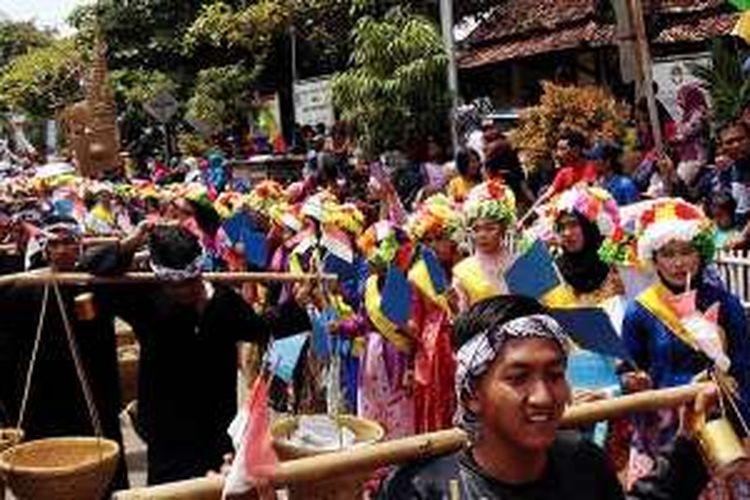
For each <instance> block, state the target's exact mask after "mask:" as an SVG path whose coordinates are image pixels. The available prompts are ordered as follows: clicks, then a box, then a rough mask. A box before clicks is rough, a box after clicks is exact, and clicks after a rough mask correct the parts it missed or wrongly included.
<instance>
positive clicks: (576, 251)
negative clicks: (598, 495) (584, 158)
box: [541, 186, 631, 471]
mask: <svg viewBox="0 0 750 500" xmlns="http://www.w3.org/2000/svg"><path fill="white" fill-rule="evenodd" d="M549 218H550V219H551V223H552V225H553V226H554V234H555V236H556V240H557V241H556V243H557V250H558V252H559V254H558V256H557V258H556V261H555V263H556V265H557V268H558V270H559V272H560V278H561V279H562V284H561V285H560V286H558V287H556V288H555V289H553V290H551V291H550V292H548V293H547V294H546V295H545V296H544V297H543V298H542V300H541V302H542V303H544V304H545V305H546V306H548V307H554V308H572V309H575V308H581V307H586V308H589V307H603V308H604V309H605V310H610V307H609V306H610V305H612V306H615V307H616V309H617V310H619V311H621V310H622V306H623V304H624V294H625V288H624V286H623V283H622V280H621V279H620V276H619V273H618V272H617V269H616V268H615V267H614V266H612V265H611V264H610V263H609V259H608V257H611V254H612V253H613V252H615V251H617V249H618V247H617V246H616V245H615V244H614V243H613V242H612V241H611V240H608V241H606V244H605V238H606V237H615V236H619V234H618V233H619V232H621V231H622V229H621V228H620V217H619V209H618V207H617V202H616V201H615V200H614V198H613V197H612V195H610V194H609V193H608V192H607V191H606V190H604V189H601V188H595V187H588V186H574V187H573V188H571V189H569V190H567V191H565V192H564V193H563V194H562V195H560V196H559V197H558V198H557V200H556V202H555V203H554V205H553V206H552V207H551V210H550V214H549ZM615 307H613V308H615ZM614 326H615V329H616V330H619V328H620V326H621V325H620V324H617V325H614ZM617 362H618V360H616V359H614V358H612V357H609V356H604V355H601V354H598V353H594V352H591V351H587V350H583V349H579V348H575V349H572V350H571V353H570V357H569V364H568V377H569V379H570V381H571V385H572V388H573V390H574V400H575V401H579V402H584V401H587V400H591V399H598V398H604V397H610V396H611V394H612V392H613V391H614V392H619V390H620V384H619V380H618V376H617V372H616V368H617ZM630 434H631V432H630V425H629V420H628V419H616V420H613V421H609V422H605V423H601V424H598V425H597V426H596V427H594V428H593V434H592V435H591V437H592V438H593V439H594V440H595V441H597V442H599V443H601V444H603V445H604V446H605V449H606V450H607V454H608V455H609V457H610V459H611V460H612V463H613V465H614V466H615V470H617V471H620V470H623V469H624V468H625V466H626V465H627V461H628V450H629V444H630Z"/></svg>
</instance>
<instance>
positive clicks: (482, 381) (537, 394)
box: [379, 296, 707, 500]
mask: <svg viewBox="0 0 750 500" xmlns="http://www.w3.org/2000/svg"><path fill="white" fill-rule="evenodd" d="M456 337H457V339H456V342H457V345H459V346H460V348H459V350H458V354H457V360H458V369H457V372H456V393H457V395H458V398H459V408H458V411H457V414H456V423H457V424H458V425H459V426H460V427H462V428H463V429H464V430H466V431H467V432H468V434H469V438H470V445H469V447H468V448H467V449H465V450H462V451H459V452H456V453H454V454H451V455H446V456H442V457H438V458H435V459H431V460H429V461H426V462H422V463H417V464H410V465H408V466H406V467H404V468H402V469H399V470H398V471H396V472H395V474H393V475H392V476H391V477H390V478H389V479H388V480H386V482H385V483H384V485H383V488H382V490H381V492H380V497H379V498H381V499H388V500H392V499H393V500H400V499H435V500H438V499H452V498H460V499H462V500H480V499H484V500H493V499H500V500H532V499H533V500H552V499H555V500H573V499H575V500H610V499H613V500H615V499H616V500H620V499H624V498H625V496H624V494H623V492H622V490H621V488H620V484H619V482H618V480H617V477H616V476H615V473H614V472H613V470H612V468H611V467H610V464H609V462H608V460H607V459H606V456H605V455H604V453H603V452H602V451H601V450H600V449H599V448H597V447H596V446H595V445H593V444H591V443H589V442H588V441H585V440H583V439H581V438H580V437H579V436H577V435H576V434H564V433H561V432H559V429H558V427H559V423H560V419H561V417H562V415H563V412H564V410H565V406H566V405H567V403H568V401H569V399H570V388H569V386H568V383H567V381H566V379H565V368H566V357H567V355H566V345H567V339H566V336H565V333H564V332H563V330H562V328H561V327H560V325H559V324H558V323H557V322H556V321H555V320H554V319H553V318H552V317H550V316H548V315H547V313H546V312H545V309H544V308H543V307H542V306H541V305H540V304H539V303H537V302H536V301H534V300H532V299H527V298H524V297H515V296H501V297H495V298H491V299H487V300H485V301H483V302H480V303H478V304H476V305H475V306H474V307H473V308H472V309H471V310H470V311H469V312H468V313H467V314H466V315H464V316H463V317H460V318H459V319H458V322H457V324H456ZM706 480H707V476H706V472H705V470H704V468H703V465H702V463H701V459H700V456H699V454H698V453H697V452H696V450H695V449H694V447H693V445H692V443H691V442H690V441H689V440H687V439H684V438H683V439H678V441H677V442H676V443H675V449H674V450H673V453H672V455H671V456H670V460H668V461H661V462H659V464H658V468H657V471H656V474H655V476H654V477H653V478H652V479H650V480H643V481H642V482H640V483H638V484H637V485H636V487H635V489H634V490H633V492H632V493H631V497H632V498H641V499H646V498H650V499H657V498H658V499H674V500H677V499H679V500H688V499H693V498H697V497H698V494H699V493H700V491H701V489H702V488H703V486H704V484H705V482H706Z"/></svg>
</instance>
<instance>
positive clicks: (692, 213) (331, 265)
mask: <svg viewBox="0 0 750 500" xmlns="http://www.w3.org/2000/svg"><path fill="white" fill-rule="evenodd" d="M679 103H680V106H681V107H682V109H683V116H682V117H680V119H679V120H676V121H675V120H670V119H666V118H665V119H664V121H663V124H662V125H663V127H662V128H663V130H662V136H663V137H664V139H665V148H664V150H663V151H660V150H658V149H657V147H656V144H655V141H654V139H653V137H652V134H651V132H650V129H649V128H648V127H646V126H643V124H644V119H645V118H644V117H643V116H642V115H643V114H642V113H641V114H640V115H639V113H638V112H636V120H635V122H634V123H635V125H634V128H633V134H632V136H633V137H635V140H634V141H631V142H632V143H631V144H628V145H626V144H616V143H613V142H610V141H599V142H595V143H594V144H589V143H588V142H587V140H586V138H585V135H584V134H582V133H581V132H580V131H568V130H566V131H563V132H562V133H561V135H560V138H559V141H558V143H557V148H556V151H555V152H554V156H555V159H556V162H555V163H556V166H557V168H556V169H555V170H554V171H553V172H551V174H549V175H546V176H545V174H543V173H542V174H538V175H533V176H531V175H527V173H526V170H525V169H524V167H523V165H522V161H521V160H519V153H518V152H516V151H515V150H514V148H513V146H512V144H511V141H510V140H509V139H508V137H507V136H506V135H505V134H504V133H503V132H502V131H501V130H500V129H499V128H498V127H497V126H496V125H495V124H494V123H492V122H487V123H485V124H484V125H483V126H482V129H481V130H480V131H478V133H477V134H474V136H473V138H472V140H470V141H468V143H467V145H466V146H464V147H462V148H460V149H458V150H457V151H455V154H454V155H453V159H452V160H451V161H446V160H447V158H446V156H445V150H446V148H445V147H443V146H442V145H441V143H440V140H439V139H438V138H428V139H426V140H425V141H424V143H423V144H419V145H418V146H417V147H414V148H413V149H414V150H413V151H409V152H408V153H407V154H404V153H403V152H401V151H398V150H397V149H395V148H394V149H393V150H390V151H387V152H385V153H384V154H383V155H382V157H381V158H380V159H379V160H378V161H367V159H366V158H364V157H363V155H362V154H361V152H359V151H357V150H356V149H355V148H354V146H353V141H351V140H350V139H349V138H348V137H346V135H345V134H344V135H342V134H341V132H340V131H341V130H342V128H335V129H334V130H335V131H336V130H337V131H338V132H337V133H336V134H332V136H331V137H329V138H328V140H321V141H315V146H314V147H312V146H311V148H310V151H309V154H308V156H307V162H306V164H305V166H304V169H303V172H302V177H301V179H299V180H298V181H295V182H292V183H290V184H287V185H284V184H281V183H279V182H277V181H275V180H270V179H269V180H264V181H261V182H258V183H256V184H254V185H250V184H249V183H248V182H246V181H244V180H241V179H237V178H234V177H233V175H232V170H231V168H230V167H229V166H228V162H227V161H226V159H225V157H224V156H223V155H222V153H221V152H220V151H219V150H216V151H212V152H209V153H207V154H206V155H205V157H204V158H183V159H181V160H179V161H175V162H174V164H173V165H172V166H167V165H164V164H161V163H154V164H153V165H152V168H151V169H150V171H149V172H145V173H143V174H137V173H134V174H132V175H128V176H125V177H123V178H121V179H113V180H107V181H103V180H90V179H83V178H81V177H79V176H77V175H75V174H74V173H71V172H69V171H67V170H65V169H62V170H55V169H47V170H45V171H44V172H43V174H42V173H37V174H36V175H33V174H29V173H28V172H20V173H18V174H17V175H11V176H7V177H5V178H4V179H3V180H2V184H1V185H0V212H1V216H0V236H2V238H3V239H4V241H5V242H6V244H5V245H4V246H3V249H4V253H3V255H2V261H0V266H2V272H3V273H4V274H11V273H17V272H22V271H25V270H32V269H38V268H42V267H52V268H53V269H55V270H58V271H69V270H78V271H86V272H89V273H94V274H97V275H107V276H111V275H117V274H121V273H124V272H126V271H127V270H130V269H137V268H139V266H140V268H146V269H149V270H151V271H153V272H154V273H155V275H156V276H157V278H158V282H157V283H155V284H147V285H144V284H139V285H134V284H121V285H96V286H65V287H62V288H61V290H60V295H61V304H60V308H59V310H57V309H55V308H54V307H50V308H46V309H40V308H41V304H42V303H43V302H44V300H46V299H45V297H44V296H45V295H46V294H47V293H48V290H47V289H42V288H33V287H28V286H24V285H20V284H13V283H12V282H9V283H11V284H8V285H3V286H2V287H0V322H1V323H2V325H3V328H2V333H0V379H2V380H3V381H4V382H3V383H2V384H0V423H2V425H5V426H15V425H18V424H19V423H20V424H21V426H22V427H23V428H24V430H25V431H26V435H27V437H28V438H30V439H34V438H41V437H47V436H55V435H79V434H84V435H85V434H91V433H92V432H94V431H95V430H96V429H95V428H94V427H92V425H94V424H93V423H92V419H91V416H90V415H89V413H88V412H87V411H86V408H87V407H86V404H85V401H84V394H83V392H82V391H81V389H80V381H79V380H78V378H79V377H78V374H77V372H76V371H75V369H74V363H73V360H72V358H71V356H72V355H71V354H70V350H69V349H68V348H67V345H68V340H67V334H68V333H67V332H66V330H67V327H66V324H67V323H68V319H67V317H68V316H69V317H70V318H71V322H72V331H73V333H74V337H75V339H76V343H77V344H78V351H79V354H80V356H81V358H82V360H83V364H84V367H85V371H86V375H87V378H88V380H89V382H90V385H91V388H92V392H93V395H94V399H95V403H96V405H95V406H96V409H97V412H96V413H98V419H97V420H99V422H100V424H101V429H102V432H103V433H104V435H106V436H107V437H110V438H112V439H116V440H118V441H119V442H120V443H122V437H121V435H120V427H119V420H118V414H119V410H120V404H121V401H120V395H119V385H118V383H117V376H118V374H117V359H116V345H115V337H114V318H115V317H120V318H122V319H124V320H125V321H127V322H128V323H129V324H130V325H131V326H132V328H133V330H134V332H135V335H136V337H137V339H138V342H139V344H140V372H139V380H138V424H139V425H138V428H139V430H140V432H141V434H142V437H143V438H144V439H145V441H146V442H147V444H148V481H149V483H150V484H158V483H163V482H168V481H175V480H180V479H186V478H190V477H196V476H202V475H204V474H205V473H206V472H207V471H209V470H218V469H219V468H220V467H221V465H222V463H223V460H224V456H225V454H226V453H230V452H231V451H232V443H231V440H230V439H229V436H228V435H227V427H228V426H229V424H230V422H231V421H232V419H233V418H234V416H235V414H236V413H237V403H236V394H235V391H236V376H237V373H236V370H237V366H238V350H237V342H240V341H244V342H252V343H255V344H256V345H257V346H258V349H259V350H260V351H261V352H263V351H265V350H266V349H267V347H268V346H269V345H271V344H272V343H273V342H274V341H276V340H279V339H282V338H284V337H287V336H290V335H295V334H299V333H301V332H307V331H312V332H313V334H312V335H311V336H310V337H309V338H308V341H307V343H306V344H305V347H304V348H303V350H302V353H301V355H300V357H299V360H298V361H297V362H296V363H295V364H294V366H293V373H292V376H291V378H290V379H285V378H284V377H278V376H276V375H275V373H274V370H275V369H276V368H278V367H274V366H268V365H265V366H264V365H263V363H262V362H261V363H260V365H261V366H260V371H261V373H263V372H268V373H269V377H270V379H271V392H270V401H269V404H270V405H272V407H273V408H274V409H275V410H276V411H278V412H282V413H287V412H288V413H295V414H298V413H352V414H356V415H358V416H360V417H363V418H367V419H371V420H374V421H376V422H378V423H379V424H381V425H382V426H383V428H384V429H385V433H386V438H387V439H393V438H399V437H405V436H410V435H414V434H418V433H425V432H430V431H435V430H440V429H445V428H449V427H452V426H453V425H458V426H460V427H462V428H464V429H465V430H467V432H468V433H469V435H470V437H471V445H470V447H469V448H467V449H466V450H463V451H461V452H460V453H459V454H456V455H451V456H448V457H442V458H440V459H437V460H436V461H431V462H428V463H419V464H411V465H409V466H408V467H406V468H405V469H403V470H400V471H397V472H396V473H395V474H394V475H392V476H391V477H389V478H388V479H386V480H385V482H384V483H383V487H382V489H381V490H380V495H381V497H382V498H447V497H449V496H450V495H453V494H454V493H451V492H453V491H454V488H455V491H457V492H460V493H458V494H459V496H455V497H454V496H450V497H451V498H503V499H505V498H509V499H510V498H513V499H515V498H592V499H593V498H597V499H601V498H622V496H623V493H622V491H623V489H627V490H630V491H631V492H633V493H632V494H633V495H634V496H635V497H637V498H674V499H677V498H679V499H684V498H697V497H698V494H699V493H700V491H701V490H702V489H703V487H704V486H705V485H706V483H707V482H708V474H707V471H706V470H705V467H704V466H703V465H702V463H701V462H700V458H699V455H698V452H697V448H696V446H695V444H694V443H692V442H691V441H690V439H689V437H690V429H688V428H687V427H689V426H686V425H685V423H684V422H681V421H680V419H679V418H678V413H677V412H676V411H664V412H662V413H661V414H659V415H651V414H650V415H638V416H635V417H633V418H630V417H627V418H622V419H616V420H613V421H610V422H606V423H604V425H597V426H596V427H595V428H592V429H583V430H582V432H581V433H580V434H581V435H582V436H583V437H580V436H574V437H570V436H568V437H565V438H562V437H560V435H559V434H558V432H557V431H558V426H559V422H560V418H561V416H562V412H563V410H564V408H565V406H566V405H567V404H569V403H570V402H571V400H572V401H573V402H574V403H575V402H583V401H590V400H592V399H600V398H607V397H611V396H612V395H613V394H621V393H631V392H637V391H641V390H644V389H649V388H666V387H673V386H677V385H683V384H688V383H691V381H694V380H698V379H708V378H718V379H720V380H724V381H727V385H729V386H731V387H733V388H734V390H733V391H732V395H733V396H732V401H733V403H734V404H733V405H731V407H730V409H728V410H726V411H727V412H728V414H729V417H730V419H731V420H732V421H733V422H734V423H735V427H736V430H737V431H738V432H739V433H740V434H743V433H742V432H741V431H742V429H743V425H744V424H743V422H744V421H745V419H746V418H747V416H748V407H747V404H746V403H747V401H748V398H750V372H749V371H748V369H749V368H750V367H749V366H748V363H750V341H749V340H748V331H747V324H746V320H745V315H744V310H743V307H742V304H741V303H740V301H739V300H738V299H737V297H735V296H734V295H732V294H731V293H730V292H729V291H727V290H726V287H724V286H723V285H722V284H721V283H720V282H718V280H717V278H716V274H715V273H714V272H712V265H711V264H712V260H713V258H714V254H715V252H716V250H717V249H720V248H745V247H747V246H748V244H750V225H748V222H749V221H750V219H748V216H749V215H750V177H749V176H750V164H748V162H750V132H749V131H750V128H749V125H748V123H746V122H745V121H743V120H742V119H741V118H738V119H737V121H734V122H732V123H729V124H726V125H724V126H723V127H722V128H721V129H720V130H719V131H718V133H717V140H716V144H715V145H712V144H711V141H710V139H709V132H710V123H709V117H708V110H707V106H706V102H705V98H704V97H703V95H702V93H701V92H700V90H699V89H697V88H696V89H693V90H691V89H686V90H684V92H681V94H680V96H679ZM522 153H523V152H521V154H520V156H521V158H522V157H523V154H522ZM128 170H129V171H131V173H132V169H128ZM102 237H105V238H110V239H111V241H109V242H108V241H105V242H103V243H102V242H101V240H102ZM94 238H98V241H97V244H96V245H94V244H93V243H91V242H92V241H93V239H94ZM533 240H540V241H542V242H543V243H544V245H546V247H547V248H548V249H549V252H550V253H551V255H552V256H553V258H554V265H555V268H556V269H557V273H558V276H559V283H558V285H557V286H555V287H554V289H549V290H546V291H545V293H543V294H540V295H539V296H538V297H533V298H528V297H521V296H515V295H509V294H510V293H511V292H513V290H512V287H511V286H510V285H509V283H508V280H506V273H507V271H508V270H509V268H510V267H511V265H512V264H513V262H514V259H515V258H516V251H515V250H513V249H516V248H517V247H519V246H520V247H521V248H522V249H523V248H527V247H528V246H529V245H530V244H531V242H532V241H533ZM519 242H520V244H519ZM143 249H146V250H147V251H146V252H145V256H143V255H141V254H143V252H140V251H141V250H143ZM629 270H636V271H637V272H638V273H640V275H642V276H650V277H651V281H649V282H648V283H646V284H644V285H643V286H641V287H640V288H639V290H638V292H637V293H635V294H633V293H631V292H632V286H630V285H631V284H632V283H631V281H632V278H631V277H630V274H629V273H630V271H629ZM207 271H216V272H236V271H273V272H278V273H312V274H320V273H328V274H334V275H336V277H337V280H336V281H335V282H328V281H323V280H321V281H315V280H313V281H302V282H299V283H287V282H268V283H255V282H253V283H246V284H243V285H241V286H237V287H229V286H226V285H222V284H212V283H209V282H208V281H206V280H204V279H203V278H202V273H203V272H207ZM85 291H93V292H94V303H95V310H96V314H95V316H94V317H93V318H92V317H85V318H81V317H78V316H76V313H75V310H76V308H75V299H76V297H77V296H79V295H80V294H81V293H82V292H85ZM612 304H620V305H619V310H620V311H621V314H619V315H617V314H615V313H612V312H611V311H613V310H618V308H617V307H613V306H612ZM591 307H600V308H602V310H606V311H608V312H609V313H610V316H611V322H612V325H613V327H614V329H615V330H616V331H617V332H618V334H619V335H620V339H621V342H622V344H623V345H624V348H625V349H626V351H627V353H628V356H627V357H626V359H616V358H613V357H612V356H608V355H604V354H601V353H597V352H591V351H587V350H585V349H583V348H582V347H580V346H578V345H576V343H575V342H573V341H572V340H571V339H570V338H569V336H568V334H567V332H566V331H565V328H563V327H562V326H561V324H560V323H559V322H558V321H557V320H556V319H555V317H554V314H552V312H551V311H554V310H557V309H560V308H563V309H573V310H575V309H577V308H591ZM40 314H41V315H42V316H44V317H45V319H46V321H44V322H42V323H40V322H39V316H40ZM34 332H38V335H40V338H41V341H40V342H39V346H38V347H37V346H35V342H34V339H35V335H34ZM39 332H40V333H39ZM321 339H323V341H322V342H321ZM37 350H38V352H37ZM32 353H33V356H32ZM32 357H33V358H35V359H36V360H37V363H36V368H35V371H34V372H33V373H32V374H31V375H32V376H31V383H30V384H28V383H27V375H28V374H29V359H31V358H32ZM592 366H596V367H597V368H596V370H603V371H604V372H605V373H606V377H605V378H607V380H609V381H614V382H612V383H611V384H610V385H607V386H606V387H605V386H601V385H597V384H598V382H597V381H594V382H592V383H591V384H588V383H587V382H591V380H587V379H586V377H587V375H586V373H585V369H587V368H586V367H588V369H591V370H593V368H591V367H592ZM576 367H578V368H580V367H583V368H582V369H583V370H584V376H583V379H582V380H575V379H572V378H571V380H570V383H569V382H568V380H567V379H566V370H567V371H568V373H569V374H570V373H571V372H570V370H571V369H573V368H576ZM256 368H257V367H256ZM597 373H598V372H597ZM577 382H582V383H581V384H580V385H579V386H577V385H576V383H577ZM571 384H572V391H571V387H570V385H571ZM613 386H614V387H613ZM29 388H30V389H29ZM681 423H682V424H683V425H680V424H681ZM665 446H667V447H668V448H670V447H671V451H668V452H665V448H664V447H665ZM665 453H666V454H665ZM125 472H126V471H125V466H124V462H122V461H121V464H120V471H119V473H118V476H117V479H116V481H115V483H114V484H113V488H123V487H126V486H127V476H126V473H125ZM678 477H679V478H684V480H680V481H678V480H677V479H676V478H678ZM376 488H377V486H376Z"/></svg>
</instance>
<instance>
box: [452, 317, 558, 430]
mask: <svg viewBox="0 0 750 500" xmlns="http://www.w3.org/2000/svg"><path fill="white" fill-rule="evenodd" d="M520 338H541V339H549V340H553V341H555V342H556V343H557V344H558V345H559V346H560V349H562V350H563V352H567V338H568V336H567V334H566V333H565V330H563V328H562V327H561V326H560V324H559V323H558V322H557V321H556V320H555V319H554V318H552V317H551V316H548V315H546V314H533V315H530V316H523V317H520V318H516V319H513V320H511V321H508V322H507V323H504V324H503V325H502V326H501V327H500V328H498V329H492V330H485V331H483V332H480V333H478V334H477V335H475V336H474V337H472V338H471V340H469V341H468V342H466V343H465V344H464V345H463V346H461V348H460V349H459V350H458V353H457V354H456V360H457V362H458V366H457V369H456V396H457V398H458V407H457V410H456V415H455V417H454V423H455V424H456V425H457V426H459V427H461V428H462V429H464V430H465V431H466V432H468V433H469V434H470V436H471V437H472V439H473V438H476V437H477V435H478V433H479V419H478V416H477V415H476V414H475V413H474V412H473V411H471V409H469V408H468V406H467V402H468V401H469V400H471V399H473V398H474V397H475V396H476V387H477V384H476V383H477V380H478V379H479V378H480V377H481V376H482V375H483V374H484V373H485V372H487V370H488V369H489V368H490V365H492V362H493V361H494V360H495V358H497V355H498V354H499V353H500V351H501V350H502V348H503V346H504V345H505V344H506V343H507V342H508V341H509V340H512V339H520Z"/></svg>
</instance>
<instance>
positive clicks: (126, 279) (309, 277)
mask: <svg viewBox="0 0 750 500" xmlns="http://www.w3.org/2000/svg"><path fill="white" fill-rule="evenodd" d="M201 277H202V278H203V279H204V280H206V281H210V282H212V283H250V282H263V281H276V282H286V283H291V282H299V281H318V280H329V281H335V280H336V276H335V275H332V274H296V273H270V272H267V273H229V272H226V273H204V274H202V275H201ZM53 280H54V281H56V282H57V283H59V284H61V285H128V284H131V285H137V284H143V283H156V282H163V280H160V279H159V278H157V277H156V275H155V274H154V273H151V272H132V273H125V274H122V275H118V276H95V275H93V274H88V273H55V272H50V271H48V270H46V271H31V272H25V273H15V274H7V275H5V276H0V286H3V285H16V286H38V285H44V284H46V283H50V282H52V281H53Z"/></svg>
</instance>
